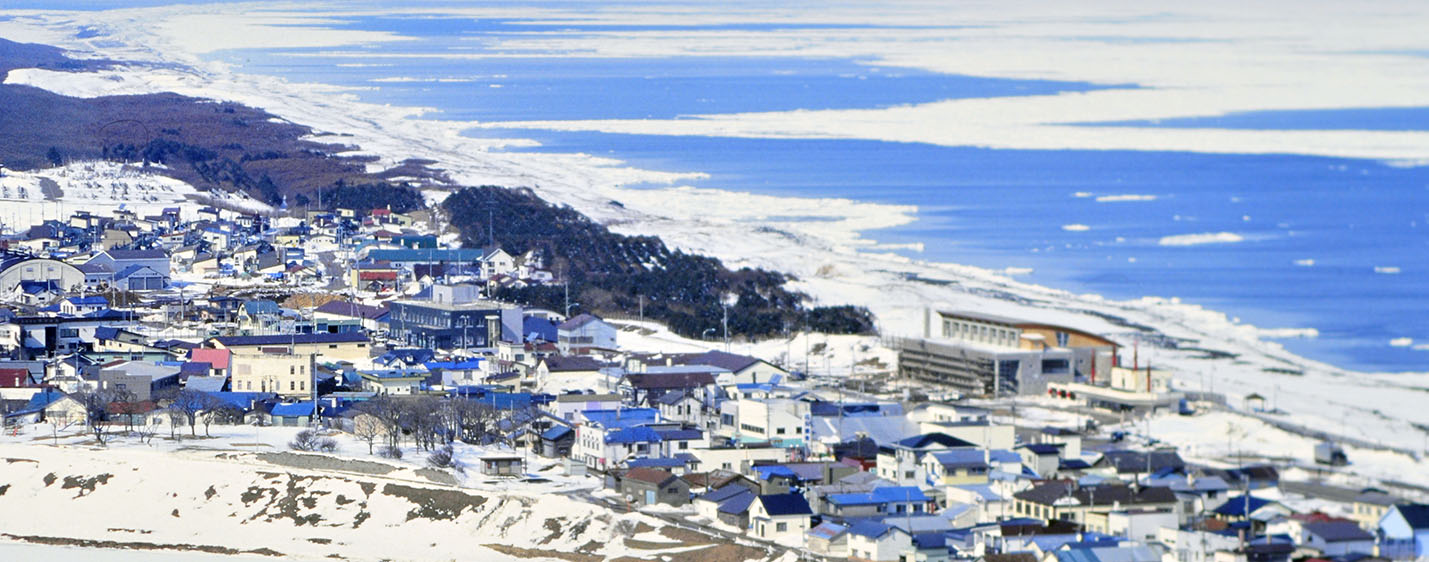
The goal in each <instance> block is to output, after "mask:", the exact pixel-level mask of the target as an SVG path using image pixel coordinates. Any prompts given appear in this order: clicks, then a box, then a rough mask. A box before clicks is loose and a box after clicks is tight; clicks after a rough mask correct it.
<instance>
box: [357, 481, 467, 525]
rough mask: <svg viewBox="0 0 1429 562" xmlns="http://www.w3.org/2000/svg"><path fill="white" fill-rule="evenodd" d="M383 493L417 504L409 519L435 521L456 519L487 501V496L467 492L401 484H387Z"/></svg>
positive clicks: (408, 515) (408, 513)
mask: <svg viewBox="0 0 1429 562" xmlns="http://www.w3.org/2000/svg"><path fill="white" fill-rule="evenodd" d="M382 493H384V494H387V495H389V496H392V497H397V498H402V499H405V500H407V501H409V502H412V503H414V504H417V507H415V508H413V509H412V510H411V511H408V512H407V520H408V521H411V520H413V519H418V518H421V519H431V520H434V521H436V520H451V519H456V518H457V516H459V515H461V513H462V512H463V511H465V510H467V509H468V508H469V509H476V508H477V507H479V506H481V504H484V503H486V498H484V497H482V496H473V495H471V494H468V493H466V492H459V491H456V490H434V489H430V488H415V487H412V486H403V485H401V484H387V485H385V486H383V487H382Z"/></svg>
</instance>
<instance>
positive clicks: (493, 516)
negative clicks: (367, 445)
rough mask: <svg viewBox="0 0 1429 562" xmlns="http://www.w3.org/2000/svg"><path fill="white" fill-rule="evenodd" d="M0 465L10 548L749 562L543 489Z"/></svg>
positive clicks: (80, 453) (21, 459)
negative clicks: (12, 543) (30, 545)
mask: <svg viewBox="0 0 1429 562" xmlns="http://www.w3.org/2000/svg"><path fill="white" fill-rule="evenodd" d="M275 430H280V429H276V428H275ZM249 437H252V435H250V436H249ZM41 438H43V436H41ZM61 441H62V442H63V441H64V440H63V439H61ZM196 443H204V442H203V441H199V442H196ZM209 443H210V444H213V443H212V442H209ZM248 445H249V446H253V445H257V446H258V448H260V449H261V448H265V447H264V446H263V445H262V444H261V443H249V444H248ZM159 447H164V445H159ZM0 458H3V459H4V462H3V463H0V514H4V515H3V516H0V521H3V525H0V526H3V529H0V533H3V536H0V540H5V541H20V542H27V543H33V544H47V545H74V546H85V547H102V548H124V549H134V550H163V551H175V552H190V553H196V552H203V553H216V554H239V553H248V554H255V555H262V556H271V557H283V558H288V559H299V560H316V559H339V560H414V559H423V560H433V559H451V560H471V559H481V560H517V559H529V558H560V559H564V560H573V561H580V562H598V561H601V560H606V559H615V558H620V557H625V556H629V557H634V558H649V557H651V556H657V555H660V556H672V558H670V559H671V560H689V561H696V560H704V559H708V558H702V556H703V555H702V554H698V553H701V552H703V551H708V552H704V555H713V558H714V559H721V560H730V561H736V560H743V559H745V558H744V557H740V556H735V557H728V553H726V552H725V551H728V550H729V549H728V548H723V547H713V546H710V545H711V544H712V543H713V542H714V541H713V540H711V539H709V537H704V539H700V538H699V537H700V536H701V535H699V534H697V533H691V532H689V531H679V532H672V531H663V532H662V531H661V530H660V529H661V528H662V527H663V525H664V524H663V523H662V521H661V520H660V519H658V518H655V517H650V516H646V515H641V514H629V515H617V514H615V513H613V512H611V511H610V510H608V509H604V508H600V507H597V506H595V505H592V504H589V503H583V502H581V501H579V500H577V499H573V498H572V497H569V496H567V495H563V494H561V493H549V492H550V490H551V488H549V487H547V488H542V487H540V486H538V485H525V484H518V483H516V482H514V481H509V480H508V481H504V482H494V483H491V485H490V486H485V487H484V489H482V490H472V489H469V488H468V489H462V488H458V487H456V486H452V485H450V484H444V483H441V482H438V480H441V481H446V480H448V479H449V478H450V476H445V477H444V476H443V474H444V473H437V472H435V471H430V470H426V469H415V468H411V467H402V466H393V465H388V464H383V463H378V462H372V461H366V460H342V459H338V458H336V457H333V456H322V455H299V454H295V453H286V452H273V453H254V452H242V451H237V452H235V451H231V450H229V451H225V450H222V449H218V448H208V447H206V446H204V445H196V446H188V447H181V448H178V449H177V450H174V451H172V452H169V451H164V450H161V449H156V448H147V447H144V446H137V447H129V446H124V445H120V446H117V447H114V448H111V449H100V448H91V447H86V446H82V445H79V446H67V445H61V446H58V447H56V446H51V445H48V444H42V443H16V442H14V441H11V442H8V443H5V444H0ZM591 482H595V480H591ZM670 537H680V538H679V539H673V538H670ZM473 545H483V546H473ZM731 546H732V545H731ZM692 547H693V548H692ZM716 548H718V550H720V553H715V552H714V551H713V550H711V549H716ZM737 551H738V552H741V553H743V554H746V555H750V556H753V557H754V558H756V559H758V558H764V557H765V556H767V555H766V554H764V553H763V552H762V551H758V552H757V551H756V550H755V549H752V548H747V547H739V549H737Z"/></svg>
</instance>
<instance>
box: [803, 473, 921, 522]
mask: <svg viewBox="0 0 1429 562" xmlns="http://www.w3.org/2000/svg"><path fill="white" fill-rule="evenodd" d="M861 474H867V473H861ZM820 503H821V505H822V509H823V512H824V513H825V514H828V515H832V516H834V517H839V518H843V519H851V518H856V517H875V518H877V517H884V516H892V515H899V516H901V515H909V514H922V513H927V512H928V511H929V508H930V506H931V504H932V500H931V499H930V498H929V497H928V496H927V495H926V494H924V493H923V491H922V490H920V489H918V487H916V486H883V487H878V488H874V489H873V490H871V491H869V492H857V493H845V494H829V495H828V496H826V497H825V498H824V500H823V501H822V502H820Z"/></svg>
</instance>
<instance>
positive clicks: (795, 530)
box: [749, 494, 814, 544]
mask: <svg viewBox="0 0 1429 562" xmlns="http://www.w3.org/2000/svg"><path fill="white" fill-rule="evenodd" d="M813 516H814V510H813V509H811V508H810V507H809V502H808V500H805V499H804V496H803V495H802V494H765V495H762V496H759V497H757V498H755V499H754V503H752V504H751V505H750V507H749V533H750V534H751V535H753V536H754V537H757V538H760V539H764V540H767V541H775V542H779V543H787V544H803V542H804V533H807V532H809V527H810V526H811V523H812V522H813Z"/></svg>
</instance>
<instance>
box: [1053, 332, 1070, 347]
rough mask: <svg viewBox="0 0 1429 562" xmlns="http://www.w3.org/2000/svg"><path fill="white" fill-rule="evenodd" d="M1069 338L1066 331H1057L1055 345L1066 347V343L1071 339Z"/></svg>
mask: <svg viewBox="0 0 1429 562" xmlns="http://www.w3.org/2000/svg"><path fill="white" fill-rule="evenodd" d="M1071 339H1072V338H1071V336H1069V335H1068V334H1067V333H1066V332H1057V347H1067V343H1068V342H1069V341H1071Z"/></svg>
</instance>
